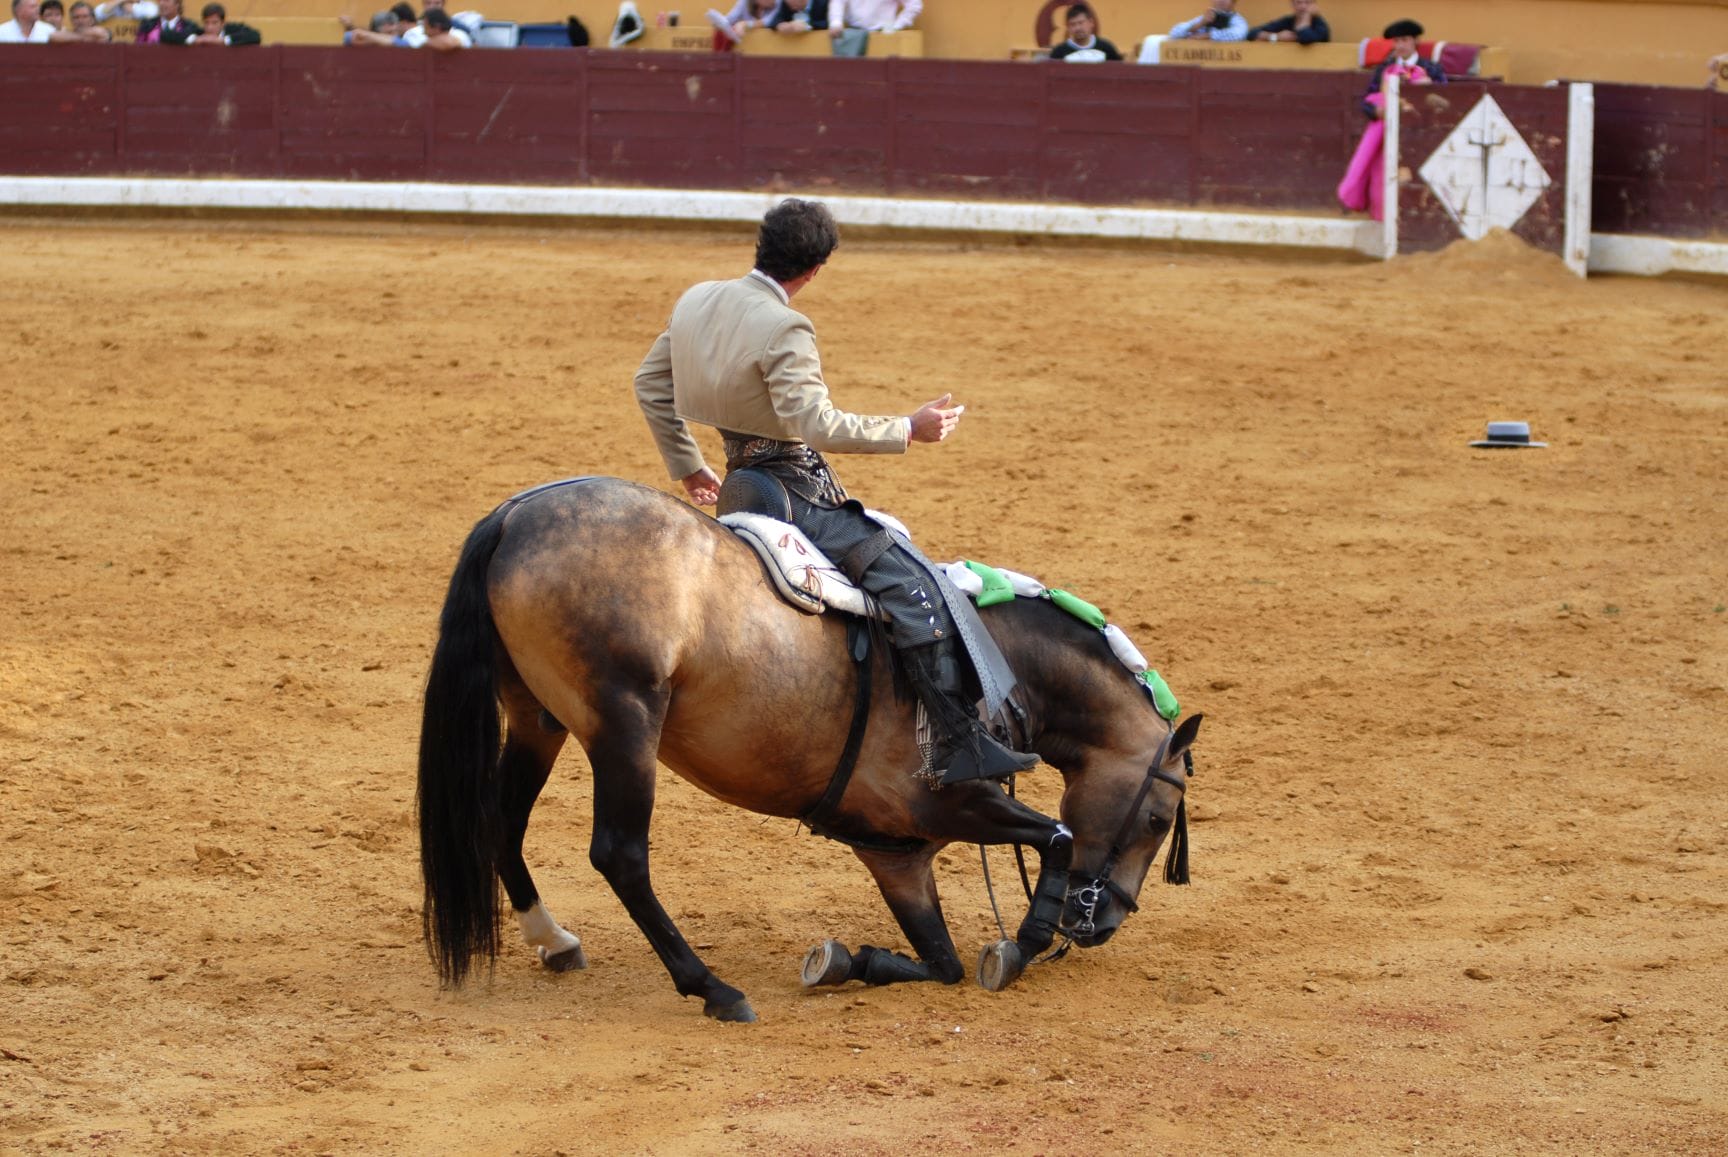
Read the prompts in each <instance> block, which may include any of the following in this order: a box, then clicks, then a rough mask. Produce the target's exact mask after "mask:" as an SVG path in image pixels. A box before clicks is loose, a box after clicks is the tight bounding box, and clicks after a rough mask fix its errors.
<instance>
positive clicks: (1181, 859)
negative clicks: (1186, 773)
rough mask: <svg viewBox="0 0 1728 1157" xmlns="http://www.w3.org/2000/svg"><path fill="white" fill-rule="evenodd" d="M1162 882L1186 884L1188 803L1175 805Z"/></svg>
mask: <svg viewBox="0 0 1728 1157" xmlns="http://www.w3.org/2000/svg"><path fill="white" fill-rule="evenodd" d="M1164 882H1165V883H1166V884H1186V883H1187V882H1188V801H1187V800H1183V801H1182V802H1181V803H1178V804H1177V805H1176V822H1175V823H1173V824H1171V825H1170V854H1169V855H1168V856H1166V857H1165V858H1164Z"/></svg>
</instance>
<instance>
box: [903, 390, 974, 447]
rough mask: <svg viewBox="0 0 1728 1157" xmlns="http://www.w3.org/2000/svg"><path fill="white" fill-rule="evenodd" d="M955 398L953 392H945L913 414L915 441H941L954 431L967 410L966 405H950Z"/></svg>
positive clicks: (913, 436) (913, 435)
mask: <svg viewBox="0 0 1728 1157" xmlns="http://www.w3.org/2000/svg"><path fill="white" fill-rule="evenodd" d="M953 400H954V395H953V394H943V395H942V396H941V397H940V398H937V399H936V400H935V401H933V402H925V403H924V404H923V405H922V406H919V407H918V410H917V412H916V413H914V414H913V415H912V440H913V441H914V442H940V441H942V439H944V438H946V437H947V436H948V435H950V434H952V433H953V432H954V427H956V426H958V425H959V424H960V415H961V414H964V413H965V412H966V407H965V406H950V405H949V404H948V403H950V402H952V401H953Z"/></svg>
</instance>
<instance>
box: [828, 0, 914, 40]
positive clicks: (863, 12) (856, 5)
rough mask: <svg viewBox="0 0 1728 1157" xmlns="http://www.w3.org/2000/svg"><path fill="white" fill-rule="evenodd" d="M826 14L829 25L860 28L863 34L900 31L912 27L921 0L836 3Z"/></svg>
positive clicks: (851, 0)
mask: <svg viewBox="0 0 1728 1157" xmlns="http://www.w3.org/2000/svg"><path fill="white" fill-rule="evenodd" d="M833 8H838V9H839V12H838V13H836V12H834V11H832V9H831V10H830V11H829V14H828V20H829V23H831V24H839V25H843V26H844V27H846V28H862V29H863V30H864V31H866V32H899V31H900V30H901V29H903V28H910V27H912V23H913V21H915V20H917V19H918V14H919V13H921V12H923V11H924V0H835V3H834V5H833Z"/></svg>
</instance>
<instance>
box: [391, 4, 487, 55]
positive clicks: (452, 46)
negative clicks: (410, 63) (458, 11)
mask: <svg viewBox="0 0 1728 1157" xmlns="http://www.w3.org/2000/svg"><path fill="white" fill-rule="evenodd" d="M415 32H419V33H420V36H419V37H418V39H419V43H418V44H416V43H415V39H416V37H415V36H414V35H413V34H414V33H415ZM402 41H403V43H405V44H407V45H408V46H409V47H410V48H430V49H431V50H432V51H433V52H456V51H459V50H460V49H464V48H472V47H474V41H473V40H472V39H471V38H470V37H469V36H468V34H467V33H465V32H463V31H462V30H461V29H460V28H457V27H456V26H455V25H454V24H452V23H450V14H449V13H448V12H446V11H444V9H442V8H428V9H427V10H426V12H425V13H424V14H423V15H422V16H421V17H420V24H419V26H418V27H417V28H410V29H409V30H408V32H407V33H406V34H405V35H404V36H403V37H402Z"/></svg>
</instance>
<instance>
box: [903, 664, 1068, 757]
mask: <svg viewBox="0 0 1728 1157" xmlns="http://www.w3.org/2000/svg"><path fill="white" fill-rule="evenodd" d="M901 655H902V656H904V658H905V663H906V673H907V675H908V676H909V677H910V678H911V681H912V687H913V690H915V691H916V692H917V694H918V698H919V699H920V700H921V701H922V702H923V704H924V711H925V714H926V715H928V717H929V719H930V728H931V730H932V731H933V732H934V734H935V748H934V750H933V751H932V753H931V756H930V767H931V770H932V771H934V772H935V774H936V775H937V777H938V778H939V779H940V781H941V782H942V783H945V784H946V783H959V782H961V781H963V780H968V779H1001V778H1002V777H1003V776H1009V775H1014V774H1016V773H1017V772H1022V771H1031V770H1032V769H1033V768H1034V767H1036V766H1037V765H1038V757H1037V756H1036V755H1023V754H1021V753H1020V752H1018V751H1012V750H1010V749H1009V748H1007V747H1005V746H1003V745H1002V743H1001V741H999V740H998V739H997V738H996V737H995V736H994V735H991V734H990V731H989V729H988V728H986V727H985V726H984V724H983V723H982V722H980V721H979V719H978V717H977V715H976V714H974V713H973V710H972V707H971V705H970V704H968V703H967V702H966V692H965V688H964V677H963V669H962V667H961V658H960V648H959V644H958V642H957V641H956V640H954V639H939V640H937V641H936V642H934V643H928V644H926V645H924V646H922V647H910V648H908V649H906V650H904V651H902V652H901Z"/></svg>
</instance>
